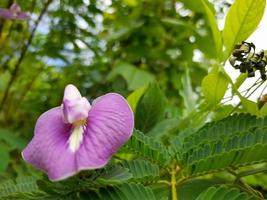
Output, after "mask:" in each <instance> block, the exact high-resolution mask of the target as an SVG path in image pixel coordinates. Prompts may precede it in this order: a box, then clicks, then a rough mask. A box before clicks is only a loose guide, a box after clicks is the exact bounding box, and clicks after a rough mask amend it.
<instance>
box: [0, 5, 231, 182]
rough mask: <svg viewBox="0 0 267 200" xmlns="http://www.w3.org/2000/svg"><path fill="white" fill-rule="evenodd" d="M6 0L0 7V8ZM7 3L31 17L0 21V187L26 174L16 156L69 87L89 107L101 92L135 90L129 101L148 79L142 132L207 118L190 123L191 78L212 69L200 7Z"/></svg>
mask: <svg viewBox="0 0 267 200" xmlns="http://www.w3.org/2000/svg"><path fill="white" fill-rule="evenodd" d="M12 3H14V0H0V7H1V8H8V7H9V6H10V5H11V4H12ZM16 3H17V4H18V5H20V7H21V9H22V10H23V11H25V12H27V13H28V14H29V15H30V16H31V19H30V20H28V21H22V20H4V19H0V46H1V51H0V127H1V129H0V158H1V161H0V178H1V179H2V180H3V178H14V177H16V176H17V175H19V174H27V173H29V172H30V170H33V169H32V168H30V167H29V166H28V165H27V166H26V165H25V164H24V162H23V161H22V159H21V156H20V151H21V149H23V147H24V146H25V144H26V143H27V141H29V139H30V138H31V137H32V134H33V129H34V124H35V121H36V119H37V118H38V116H39V115H40V114H41V113H43V112H44V111H46V110H48V109H50V108H52V107H55V106H58V105H60V104H61V100H62V93H63V89H64V87H65V85H66V84H69V83H73V84H75V85H76V86H77V87H78V88H79V90H80V91H81V93H82V94H83V95H84V96H86V97H87V98H88V99H90V100H93V99H94V98H96V97H98V96H100V95H102V94H104V93H106V92H110V91H115V92H119V93H121V94H122V95H124V96H125V97H127V96H128V95H129V94H131V93H132V92H133V91H137V93H136V92H135V94H132V97H129V98H130V99H129V101H131V100H133V99H134V98H135V97H136V95H137V96H138V91H139V92H141V93H142V90H144V87H147V84H149V83H152V82H157V85H158V86H157V87H159V88H161V90H162V92H160V93H157V92H159V91H158V90H157V87H156V86H151V87H150V88H149V89H150V90H152V91H153V90H154V91H156V92H154V93H153V94H157V95H154V96H153V97H149V94H147V96H148V97H146V98H150V100H149V101H147V102H146V99H145V97H144V100H143V102H142V103H143V105H141V108H142V106H143V108H145V109H148V111H149V112H150V111H154V110H153V107H152V108H149V107H148V105H149V104H150V103H153V104H154V105H155V106H156V107H157V105H158V107H159V110H156V111H155V112H159V113H161V115H159V116H161V122H160V124H157V125H156V126H155V124H148V125H146V126H143V124H142V123H141V124H140V123H139V124H138V122H136V126H138V127H139V128H140V129H143V131H144V132H147V133H148V134H151V135H153V134H154V133H158V132H159V131H158V130H169V129H171V128H172V124H177V121H179V122H180V127H182V128H186V127H190V126H191V125H192V123H197V125H194V124H193V125H192V126H199V125H200V124H201V123H200V121H203V122H204V121H205V119H206V118H205V116H207V114H208V112H202V114H203V113H204V114H205V116H204V117H203V116H198V121H197V122H196V118H194V117H193V116H195V113H194V112H196V105H199V104H201V102H202V101H201V100H202V98H201V89H200V86H201V81H202V79H203V77H204V76H205V75H206V74H207V72H208V69H209V67H211V66H212V65H214V63H216V62H214V59H215V58H216V51H215V50H214V49H215V44H214V43H213V40H212V39H211V38H212V34H211V30H210V26H209V24H208V20H207V16H206V14H205V8H204V7H203V4H202V3H201V1H200V0H181V1H177V0H113V1H111V0H46V1H43V0H30V1H24V0H17V1H16ZM213 3H214V5H216V6H215V8H214V6H213V4H209V5H208V6H209V7H210V9H211V10H212V11H213V12H214V13H215V10H217V12H216V13H217V17H218V18H220V17H223V16H224V13H225V12H226V10H227V9H228V7H229V5H228V4H227V3H225V1H221V0H213ZM155 87H156V88H155ZM151 98H154V99H155V101H154V102H151ZM162 99H164V101H163V100H162ZM157 100H158V101H157ZM161 100H162V101H161ZM162 102H164V103H162ZM167 102H168V103H167ZM204 107H205V106H204ZM199 108H200V109H202V107H199ZM149 109H151V110H149ZM204 109H206V108H204ZM138 112H139V111H138V110H136V115H137V116H138ZM192 113H193V114H192ZM222 113H223V112H222ZM141 117H142V115H140V118H141ZM138 118H139V117H138ZM166 120H168V122H166ZM157 121H158V120H157ZM167 125H168V127H166V126H167ZM176 128H177V127H176ZM178 129H179V127H178ZM31 174H32V172H31Z"/></svg>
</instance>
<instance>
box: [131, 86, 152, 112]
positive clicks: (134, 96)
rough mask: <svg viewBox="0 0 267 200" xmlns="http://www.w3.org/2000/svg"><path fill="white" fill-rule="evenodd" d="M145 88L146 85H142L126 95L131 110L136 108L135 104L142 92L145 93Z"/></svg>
mask: <svg viewBox="0 0 267 200" xmlns="http://www.w3.org/2000/svg"><path fill="white" fill-rule="evenodd" d="M146 89H147V86H143V87H141V88H138V89H136V90H135V91H133V92H132V93H131V94H130V95H129V96H128V97H127V101H128V103H129V105H130V106H131V108H132V110H133V112H134V113H135V110H136V106H137V104H138V102H139V100H140V98H141V97H142V96H143V94H144V93H145V91H146Z"/></svg>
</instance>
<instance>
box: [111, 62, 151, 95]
mask: <svg viewBox="0 0 267 200" xmlns="http://www.w3.org/2000/svg"><path fill="white" fill-rule="evenodd" d="M118 75H121V76H122V77H123V78H124V79H125V80H126V82H127V84H128V88H129V90H135V89H138V88H140V87H143V86H145V85H147V84H149V83H152V82H154V80H155V76H154V75H153V74H151V73H150V72H147V71H144V70H141V69H139V68H138V67H136V66H134V65H131V64H129V63H126V62H119V63H117V65H116V66H115V67H114V68H113V69H112V71H111V72H110V74H109V75H108V79H109V80H113V79H115V78H116V77H117V76H118Z"/></svg>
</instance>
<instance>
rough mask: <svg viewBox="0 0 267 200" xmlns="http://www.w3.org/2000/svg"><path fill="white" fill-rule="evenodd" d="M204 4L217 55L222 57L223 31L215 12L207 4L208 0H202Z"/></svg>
mask: <svg viewBox="0 0 267 200" xmlns="http://www.w3.org/2000/svg"><path fill="white" fill-rule="evenodd" d="M202 4H203V6H204V8H205V12H206V15H207V18H208V21H209V24H210V28H211V32H212V36H213V41H214V44H215V48H216V55H217V56H218V57H219V58H220V55H221V52H222V36H221V32H220V31H219V28H218V24H217V21H216V17H215V15H214V13H213V12H212V10H211V8H210V7H209V6H208V5H207V1H206V0H202Z"/></svg>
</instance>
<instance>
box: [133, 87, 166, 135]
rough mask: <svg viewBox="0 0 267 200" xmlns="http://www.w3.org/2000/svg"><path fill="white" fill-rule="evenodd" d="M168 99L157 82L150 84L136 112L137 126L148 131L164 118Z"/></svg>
mask: <svg viewBox="0 0 267 200" xmlns="http://www.w3.org/2000/svg"><path fill="white" fill-rule="evenodd" d="M165 104H166V99H165V96H164V94H163V92H162V91H161V90H160V89H159V87H158V86H157V85H156V84H150V85H149V86H148V88H147V90H146V91H145V94H144V95H143V96H142V98H141V99H140V100H139V102H138V104H137V107H136V112H135V128H136V129H138V130H140V131H142V132H144V133H147V132H148V131H150V130H151V129H152V128H153V127H154V126H155V125H156V124H157V123H158V122H159V121H160V120H162V119H163V117H164V116H163V115H164V110H165Z"/></svg>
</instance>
